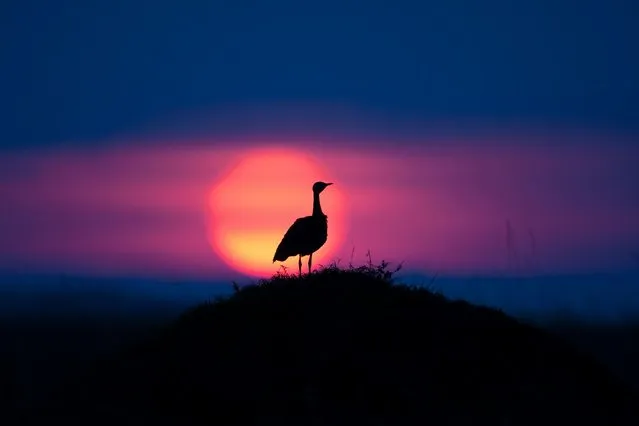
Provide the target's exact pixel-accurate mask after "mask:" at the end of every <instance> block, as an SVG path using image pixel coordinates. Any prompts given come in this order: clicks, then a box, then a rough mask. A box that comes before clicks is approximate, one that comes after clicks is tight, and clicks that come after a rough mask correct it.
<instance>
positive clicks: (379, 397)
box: [24, 265, 639, 426]
mask: <svg viewBox="0 0 639 426" xmlns="http://www.w3.org/2000/svg"><path fill="white" fill-rule="evenodd" d="M636 402H637V398H636V395H635V394H634V393H633V391H632V390H631V389H630V388H629V387H627V386H626V385H625V384H624V383H621V382H620V381H619V380H618V379H617V377H616V376H614V375H612V374H611V373H610V372H609V371H608V370H607V369H606V368H605V367H603V366H602V365H601V364H599V363H598V362H596V361H594V360H593V359H592V358H591V357H590V356H587V355H585V354H582V353H581V352H580V351H579V350H577V349H575V348H574V347H573V346H572V345H571V344H569V343H567V342H566V341H565V340H563V339H561V338H560V337H559V336H557V335H553V334H550V333H547V332H544V331H542V330H541V329H539V328H535V327H533V326H530V325H526V324H523V323H521V322H518V321H517V320H515V319H513V318H511V317H509V316H507V315H505V314H504V313H502V312H500V311H498V310H494V309H489V308H485V307H480V306H474V305H471V304H469V303H466V302H463V301H450V300H447V299H446V298H444V297H443V296H441V295H439V294H435V293H433V292H431V291H429V290H427V289H423V288H416V287H408V286H404V285H395V284H393V282H392V277H391V274H390V273H388V272H386V269H385V268H384V265H382V266H381V267H378V268H376V267H371V266H369V267H364V268H358V269H353V268H351V269H349V270H340V269H338V268H335V267H329V268H324V269H322V270H321V271H319V272H316V273H313V274H311V275H309V276H304V277H303V278H301V279H300V278H298V277H295V276H287V275H277V276H275V277H273V278H272V279H270V280H263V281H259V282H258V283H257V284H256V285H252V286H247V287H244V288H242V289H240V290H238V291H236V292H235V294H233V295H231V296H229V297H227V298H221V299H218V300H216V301H214V302H211V303H207V304H203V305H200V306H198V307H196V308H193V309H191V310H189V311H188V312H186V313H185V314H183V315H182V316H181V317H180V319H179V320H178V321H176V322H175V323H173V324H172V325H171V326H170V327H168V328H166V329H164V330H163V331H162V333H161V334H160V335H158V336H157V337H156V338H154V339H153V340H150V341H147V342H145V343H144V344H141V345H137V346H136V347H134V348H131V349H130V350H128V351H126V352H125V353H123V354H121V356H119V357H118V358H117V359H115V360H113V361H109V362H104V363H102V364H101V365H100V368H98V369H96V370H95V372H94V373H93V374H92V375H90V376H86V377H84V378H83V380H82V381H81V383H80V384H78V385H77V386H76V387H75V388H73V389H70V390H69V391H68V392H67V393H65V394H64V395H60V398H59V400H57V401H51V407H50V408H49V410H45V411H43V412H42V413H39V415H40V416H41V418H46V419H48V420H51V419H55V418H62V417H64V418H65V424H76V423H73V422H72V421H73V420H76V421H77V424H109V425H122V424H153V425H159V424H162V425H164V424H167V425H168V424H175V425H231V424H233V425H278V426H281V425H314V424H320V425H414V424H420V425H421V424H429V425H451V426H455V425H491V426H495V425H554V424H561V425H565V424H574V425H590V424H593V425H595V424H596V425H621V424H624V425H626V424H627V425H635V424H639V422H637V419H638V418H639V417H637V413H636V411H637V409H636V407H637V404H636ZM24 421H26V419H25V420H24ZM36 422H37V420H36Z"/></svg>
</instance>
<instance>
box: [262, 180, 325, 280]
mask: <svg viewBox="0 0 639 426" xmlns="http://www.w3.org/2000/svg"><path fill="white" fill-rule="evenodd" d="M332 184H333V182H330V183H326V182H315V183H314V184H313V214H312V215H311V216H305V217H300V218H298V219H296V220H295V222H293V224H292V225H291V226H290V228H288V231H286V233H285V234H284V237H283V238H282V241H280V243H279V245H278V246H277V249H276V250H275V255H274V256H273V263H275V261H276V260H278V261H280V262H284V261H285V260H286V259H288V258H289V257H291V256H299V262H298V266H299V271H300V276H302V256H308V273H309V274H310V273H311V264H312V263H313V253H315V252H316V251H317V250H319V249H320V247H322V246H323V245H324V243H326V240H327V239H328V216H326V215H325V214H324V212H323V211H322V206H321V205H320V193H321V192H322V191H324V190H325V189H326V188H327V187H328V186H330V185H332Z"/></svg>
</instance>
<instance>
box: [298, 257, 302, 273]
mask: <svg viewBox="0 0 639 426" xmlns="http://www.w3.org/2000/svg"><path fill="white" fill-rule="evenodd" d="M299 259H300V260H299V263H298V266H299V267H300V277H301V276H302V255H301V254H300V258H299Z"/></svg>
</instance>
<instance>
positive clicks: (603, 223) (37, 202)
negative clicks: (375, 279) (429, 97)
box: [0, 133, 639, 277]
mask: <svg viewBox="0 0 639 426" xmlns="http://www.w3.org/2000/svg"><path fill="white" fill-rule="evenodd" d="M365 138H366V137H365V136H362V137H360V138H359V139H358V138H355V137H353V138H351V139H348V140H347V139H339V138H327V137H326V135H317V136H305V137H303V138H291V137H285V138H277V137H275V136H273V135H270V136H268V137H266V136H265V137H262V138H253V139H250V140H245V141H244V143H243V144H242V145H237V144H236V145H234V144H231V143H229V142H228V141H225V140H221V139H219V138H217V139H216V138H215V137H210V138H206V137H200V138H191V139H181V140H178V139H174V140H164V141H157V140H156V141H154V144H148V143H139V144H136V143H128V142H127V143H120V144H117V143H114V144H104V145H101V146H100V147H99V148H83V149H80V148H73V147H68V148H65V149H61V148H56V149H55V150H48V151H47V150H44V149H43V150H39V151H38V150H34V149H31V150H29V151H28V152H20V151H14V152H12V153H7V154H5V155H3V156H2V157H0V178H1V180H0V182H1V184H0V199H2V200H3V202H2V214H1V215H0V235H2V238H1V239H0V268H2V269H9V270H12V269H17V270H21V269H24V270H40V271H52V272H81V273H90V274H95V275H114V274H120V275H121V274H129V275H144V276H166V275H174V276H182V277H188V276H192V277H213V276H215V277H233V276H237V275H238V274H239V273H238V272H235V271H232V270H231V269H230V268H229V267H228V265H226V264H225V263H224V262H223V261H222V260H221V259H220V257H219V256H218V255H217V254H216V253H215V251H214V250H213V249H212V247H211V244H210V242H209V239H208V238H207V229H208V228H209V226H210V225H211V224H210V223H209V222H208V221H210V216H209V215H208V212H207V200H208V199H209V197H210V194H211V191H212V189H213V188H214V187H215V185H216V183H217V182H219V181H220V180H221V179H222V178H223V177H224V174H225V173H228V171H229V169H230V168H231V167H232V166H233V164H235V163H236V162H237V161H238V160H239V159H241V158H243V157H245V156H246V152H250V151H251V150H252V149H255V148H259V149H264V148H277V149H284V150H289V151H290V152H292V153H295V152H303V153H304V154H305V155H308V156H309V157H310V158H313V159H314V160H315V161H316V162H317V163H318V164H320V165H321V166H322V167H324V168H325V169H326V170H327V171H328V172H329V173H330V174H331V175H332V179H334V181H335V182H336V185H339V190H340V194H341V195H342V196H343V200H344V205H343V209H344V223H343V224H342V225H343V229H344V232H343V235H342V243H341V244H340V246H339V247H338V248H336V251H335V253H334V258H335V259H337V258H341V259H342V261H343V262H348V260H349V259H350V257H351V253H352V250H353V247H354V248H355V258H354V261H355V263H362V262H363V261H364V260H365V258H364V254H365V252H366V251H367V250H370V251H371V253H372V256H373V261H379V260H381V259H382V258H383V259H386V260H390V261H396V262H397V261H404V262H405V265H406V267H407V268H408V269H410V270H417V271H424V272H427V271H430V272H434V271H440V272H441V271H443V272H460V273H468V272H473V273H474V272H486V273H494V272H496V271H504V270H505V269H506V268H507V255H508V253H507V248H506V225H505V224H506V220H510V222H511V224H512V227H513V230H514V241H515V244H516V250H517V251H518V257H519V260H518V262H519V271H520V272H524V273H545V272H559V271H568V270H569V271H593V270H608V269H618V268H627V267H632V266H633V265H634V263H633V259H632V258H631V255H630V253H632V252H633V251H636V250H637V249H638V248H639V180H636V179H631V178H630V177H631V176H636V170H635V169H636V158H638V157H637V154H638V151H639V149H638V148H633V147H632V146H631V145H629V144H623V143H620V142H619V141H618V140H616V139H615V138H613V137H601V138H600V139H598V140H595V139H594V138H592V137H591V138H590V140H588V141H585V140H583V139H582V137H581V136H579V135H578V134H575V135H572V136H570V135H566V134H562V135H561V136H559V135H555V136H552V137H550V136H545V137H544V136H539V135H538V136H530V134H527V133H520V134H511V135H508V136H504V135H501V136H499V137H497V136H494V137H493V138H492V139H491V136H490V135H488V136H482V138H483V139H482V140H481V143H477V140H472V139H469V138H467V139H457V140H452V141H451V140H437V139H433V138H429V137H427V136H423V137H418V136H417V135H413V136H412V137H411V140H410V141H408V142H407V141H400V140H399V139H393V138H388V139H387V140H384V141H380V140H376V141H375V143H374V144H373V143H368V142H367V141H366V139H365ZM140 142H144V141H143V140H141V141H140ZM400 142H401V143H400ZM364 146H365V148H362V147H364ZM311 184H312V182H308V186H309V188H310V185H311ZM309 194H310V189H309ZM285 196H286V187H284V186H282V187H277V188H272V199H273V201H274V202H276V201H277V199H278V198H281V197H285ZM267 199H268V197H264V198H263V200H264V202H265V203H266V202H267ZM310 203H311V201H310V195H309V201H308V204H309V206H308V209H307V210H305V211H300V212H299V215H298V216H303V215H306V214H309V211H310ZM325 213H326V214H327V215H328V216H329V221H330V218H331V211H330V209H329V208H325ZM293 219H294V218H292V217H286V218H284V221H285V222H286V223H289V222H290V221H292V220H293ZM329 223H330V222H329ZM530 232H532V235H533V236H534V244H535V247H536V248H535V249H534V250H533V249H532V243H531V237H530V235H529V233H530ZM329 238H330V229H329ZM274 244H275V245H276V244H277V241H276V242H274ZM290 265H294V261H293V262H291V263H290ZM276 270H277V264H275V265H273V272H275V271H276Z"/></svg>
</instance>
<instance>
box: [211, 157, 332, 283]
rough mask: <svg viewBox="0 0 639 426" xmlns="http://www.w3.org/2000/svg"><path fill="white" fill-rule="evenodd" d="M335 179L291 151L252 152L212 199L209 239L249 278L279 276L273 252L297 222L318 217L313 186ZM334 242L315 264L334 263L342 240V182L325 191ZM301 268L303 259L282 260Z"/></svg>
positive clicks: (318, 254) (321, 251)
mask: <svg viewBox="0 0 639 426" xmlns="http://www.w3.org/2000/svg"><path fill="white" fill-rule="evenodd" d="M322 180H323V181H332V180H333V179H332V176H330V173H329V171H327V170H325V169H324V168H323V167H321V166H320V165H319V164H317V162H315V161H313V159H312V158H310V157H308V156H306V155H304V154H301V153H297V152H294V151H290V150H283V149H271V150H256V151H250V152H248V153H247V154H246V155H245V156H244V158H243V159H242V160H241V161H239V163H238V164H237V165H236V166H235V167H234V168H232V169H231V170H230V172H229V173H228V174H227V175H225V176H224V177H223V178H222V179H221V180H220V182H219V183H217V185H215V187H214V188H213V190H212V191H211V194H210V198H209V203H208V207H209V212H210V219H209V241H210V242H211V245H212V246H213V249H214V250H215V252H216V253H217V254H218V255H219V256H220V257H221V258H222V259H223V260H224V261H225V262H226V263H227V264H228V265H229V266H231V267H233V268H234V269H236V270H238V271H240V272H242V273H246V274H249V275H254V276H260V275H268V274H272V273H274V272H276V271H277V270H278V269H279V267H280V263H279V262H276V263H275V264H274V263H273V262H272V259H273V254H274V253H275V249H276V248H277V245H278V244H279V242H280V240H281V239H282V237H283V236H284V233H285V232H286V230H287V229H288V228H289V226H291V225H292V224H293V222H294V221H295V219H297V218H299V217H302V216H308V215H310V214H311V213H312V202H313V194H312V191H311V187H312V185H313V183H314V182H316V181H322ZM321 202H322V208H323V210H324V213H325V214H326V215H327V216H328V241H327V242H326V244H325V245H324V246H323V247H322V248H321V249H319V250H318V251H317V252H316V253H315V254H314V255H313V265H319V264H321V263H323V262H326V260H327V259H330V257H329V256H330V255H331V254H332V253H333V252H334V250H335V248H336V247H337V246H338V245H339V243H340V242H341V237H342V234H343V223H344V209H343V207H342V206H343V203H342V202H341V193H340V189H339V182H336V185H334V186H331V188H330V190H327V191H325V192H324V193H323V194H322V198H321ZM282 264H284V265H285V266H286V267H287V268H293V269H295V270H296V269H297V257H290V258H289V259H288V260H286V261H285V262H282Z"/></svg>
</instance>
